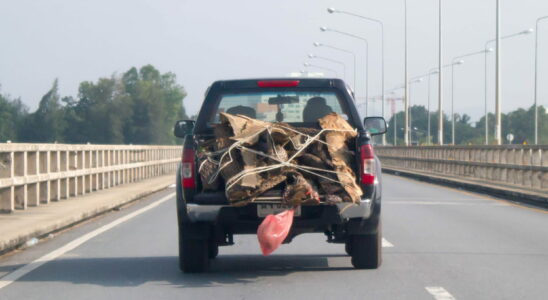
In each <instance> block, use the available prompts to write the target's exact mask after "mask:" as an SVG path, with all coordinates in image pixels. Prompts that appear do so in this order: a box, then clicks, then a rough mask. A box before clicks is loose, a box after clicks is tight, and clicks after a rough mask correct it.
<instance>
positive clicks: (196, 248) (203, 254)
mask: <svg viewBox="0 0 548 300" xmlns="http://www.w3.org/2000/svg"><path fill="white" fill-rule="evenodd" d="M192 227H193V225H192V224H190V223H185V224H179V268H180V269H181V271H183V272H184V273H201V272H205V271H207V268H208V267H209V251H208V248H209V247H208V246H209V242H208V240H207V238H197V237H195V236H192V234H191V232H192V230H193V228H192Z"/></svg>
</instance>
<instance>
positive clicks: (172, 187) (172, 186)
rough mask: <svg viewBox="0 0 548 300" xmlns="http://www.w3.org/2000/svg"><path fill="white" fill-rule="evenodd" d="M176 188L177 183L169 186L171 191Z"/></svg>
mask: <svg viewBox="0 0 548 300" xmlns="http://www.w3.org/2000/svg"><path fill="white" fill-rule="evenodd" d="M175 187H176V185H175V183H174V184H170V185H169V186H168V188H170V189H174V188H175Z"/></svg>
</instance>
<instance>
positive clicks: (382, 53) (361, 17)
mask: <svg viewBox="0 0 548 300" xmlns="http://www.w3.org/2000/svg"><path fill="white" fill-rule="evenodd" d="M327 12H329V13H330V14H333V13H341V14H345V15H349V16H353V17H357V18H360V19H363V20H367V21H371V22H375V23H377V24H378V25H380V28H381V88H382V108H381V110H382V116H383V118H384V105H385V103H384V102H385V93H384V23H383V22H382V21H380V20H377V19H374V18H370V17H366V16H362V15H359V14H355V13H352V12H349V11H344V10H339V9H336V8H333V7H329V8H328V9H327ZM384 144H386V138H385V136H384V135H383V145H384Z"/></svg>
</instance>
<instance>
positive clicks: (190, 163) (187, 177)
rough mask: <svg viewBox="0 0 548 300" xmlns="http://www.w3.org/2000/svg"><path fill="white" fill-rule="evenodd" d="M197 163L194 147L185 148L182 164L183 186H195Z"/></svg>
mask: <svg viewBox="0 0 548 300" xmlns="http://www.w3.org/2000/svg"><path fill="white" fill-rule="evenodd" d="M194 173H195V163H194V149H183V158H182V164H181V181H182V182H181V183H182V185H183V188H195V187H196V180H195V178H194Z"/></svg>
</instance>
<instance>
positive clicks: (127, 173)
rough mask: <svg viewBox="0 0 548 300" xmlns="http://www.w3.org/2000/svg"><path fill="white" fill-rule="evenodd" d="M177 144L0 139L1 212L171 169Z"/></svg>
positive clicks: (178, 153)
mask: <svg viewBox="0 0 548 300" xmlns="http://www.w3.org/2000/svg"><path fill="white" fill-rule="evenodd" d="M180 158H181V147H180V146H139V145H135V146H134V145H68V144H12V143H8V144H1V143H0V212H4V213H5V212H8V213H9V212H13V211H14V210H16V209H27V208H28V207H32V206H38V205H44V204H48V203H50V202H51V201H59V200H61V199H68V198H70V197H75V196H78V195H84V194H86V193H90V192H93V191H97V190H102V189H107V188H110V187H113V186H116V185H120V184H124V183H130V182H135V181H138V180H142V179H146V178H151V177H155V176H160V175H163V174H168V173H174V172H175V170H176V168H177V163H178V162H179V161H180Z"/></svg>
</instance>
